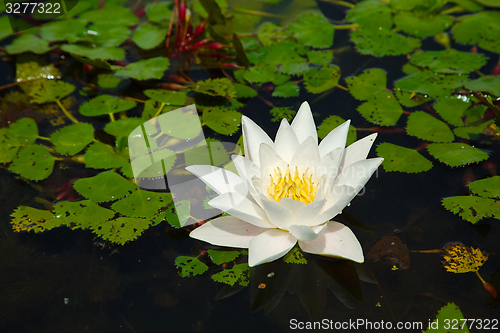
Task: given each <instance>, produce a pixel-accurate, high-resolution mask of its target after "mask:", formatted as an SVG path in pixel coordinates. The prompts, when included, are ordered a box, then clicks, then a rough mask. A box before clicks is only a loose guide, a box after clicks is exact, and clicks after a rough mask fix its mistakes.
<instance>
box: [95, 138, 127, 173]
mask: <svg viewBox="0 0 500 333" xmlns="http://www.w3.org/2000/svg"><path fill="white" fill-rule="evenodd" d="M127 162H128V158H125V157H123V156H121V155H118V154H117V153H116V152H115V150H114V149H113V147H111V146H108V145H106V144H104V143H102V142H99V141H97V142H94V143H93V144H92V145H91V146H90V147H89V148H88V149H87V151H86V152H85V166H86V167H87V168H94V169H108V168H119V167H122V166H124V165H125V164H127Z"/></svg>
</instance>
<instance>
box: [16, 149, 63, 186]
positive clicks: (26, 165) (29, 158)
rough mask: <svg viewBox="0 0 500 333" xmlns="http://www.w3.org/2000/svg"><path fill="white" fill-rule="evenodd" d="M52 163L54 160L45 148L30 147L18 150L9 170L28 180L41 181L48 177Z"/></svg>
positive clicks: (52, 166)
mask: <svg viewBox="0 0 500 333" xmlns="http://www.w3.org/2000/svg"><path fill="white" fill-rule="evenodd" d="M54 163H55V158H54V156H52V155H51V154H50V153H49V151H48V150H47V148H45V147H44V146H41V145H30V146H28V147H22V148H21V149H19V152H18V154H17V156H16V157H15V158H14V160H13V161H12V164H11V165H10V166H9V170H10V171H12V172H14V173H17V174H19V175H21V177H24V178H28V179H30V180H42V179H45V178H47V177H48V176H50V174H51V173H52V169H53V168H54Z"/></svg>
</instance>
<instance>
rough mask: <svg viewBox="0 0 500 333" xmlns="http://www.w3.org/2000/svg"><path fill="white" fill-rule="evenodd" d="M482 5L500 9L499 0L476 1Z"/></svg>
mask: <svg viewBox="0 0 500 333" xmlns="http://www.w3.org/2000/svg"><path fill="white" fill-rule="evenodd" d="M476 1H477V2H479V3H480V4H482V5H485V6H486V7H496V8H500V1H499V0H476Z"/></svg>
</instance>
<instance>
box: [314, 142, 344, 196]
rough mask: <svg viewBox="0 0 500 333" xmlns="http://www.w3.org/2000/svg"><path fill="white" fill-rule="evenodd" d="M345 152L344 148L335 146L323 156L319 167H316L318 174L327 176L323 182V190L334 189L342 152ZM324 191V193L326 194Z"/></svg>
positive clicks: (326, 191)
mask: <svg viewBox="0 0 500 333" xmlns="http://www.w3.org/2000/svg"><path fill="white" fill-rule="evenodd" d="M343 153H344V149H343V148H335V149H334V150H332V151H331V152H329V153H328V154H326V155H325V156H323V157H322V158H321V162H320V163H319V167H317V168H316V170H317V172H318V175H321V176H322V177H323V176H325V181H324V183H323V189H322V190H323V191H325V193H328V192H329V191H331V190H332V187H333V182H334V181H335V178H336V177H337V175H338V173H339V170H340V163H341V161H342V154H343ZM325 193H322V195H325Z"/></svg>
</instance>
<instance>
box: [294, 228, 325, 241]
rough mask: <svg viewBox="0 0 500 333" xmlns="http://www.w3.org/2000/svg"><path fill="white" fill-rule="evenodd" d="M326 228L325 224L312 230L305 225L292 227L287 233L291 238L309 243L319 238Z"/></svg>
mask: <svg viewBox="0 0 500 333" xmlns="http://www.w3.org/2000/svg"><path fill="white" fill-rule="evenodd" d="M326 226H327V223H325V224H323V225H320V226H316V227H312V228H311V227H308V226H307V225H292V226H290V228H289V231H290V233H291V234H292V235H293V237H295V238H297V239H298V240H299V241H303V242H310V241H313V240H315V239H316V238H318V237H319V236H321V235H322V234H323V232H324V230H325V229H326Z"/></svg>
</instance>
